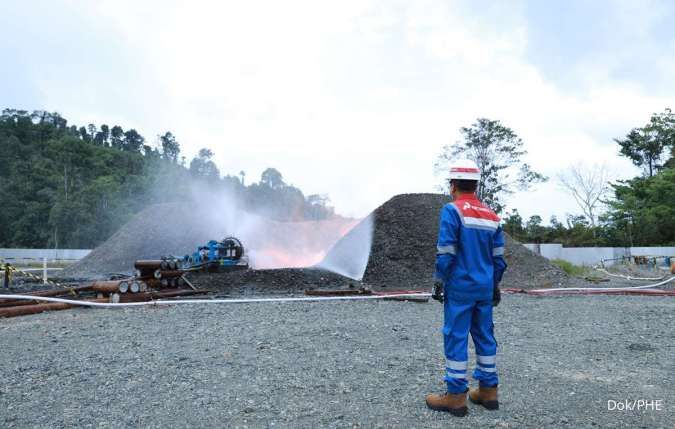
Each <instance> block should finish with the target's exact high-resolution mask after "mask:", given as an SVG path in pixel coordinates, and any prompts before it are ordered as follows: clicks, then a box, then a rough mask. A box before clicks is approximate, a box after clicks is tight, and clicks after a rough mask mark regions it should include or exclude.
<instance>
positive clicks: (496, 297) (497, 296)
mask: <svg viewBox="0 0 675 429" xmlns="http://www.w3.org/2000/svg"><path fill="white" fill-rule="evenodd" d="M501 300H502V291H501V290H499V285H495V287H494V288H493V289H492V306H493V307H496V306H498V305H499V302H500V301H501Z"/></svg>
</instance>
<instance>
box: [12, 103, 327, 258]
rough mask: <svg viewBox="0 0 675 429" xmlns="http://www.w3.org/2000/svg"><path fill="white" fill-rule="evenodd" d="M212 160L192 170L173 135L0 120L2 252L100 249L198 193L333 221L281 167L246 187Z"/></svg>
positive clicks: (46, 118) (23, 114) (21, 118)
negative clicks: (145, 215)
mask: <svg viewBox="0 0 675 429" xmlns="http://www.w3.org/2000/svg"><path fill="white" fill-rule="evenodd" d="M213 156H214V153H213V152H212V151H211V150H209V149H201V150H200V151H199V153H198V155H197V156H196V157H195V158H194V159H192V160H191V161H190V162H189V163H188V162H187V160H186V159H185V157H182V156H181V147H180V143H179V142H178V141H177V139H176V137H175V136H174V135H173V134H172V133H171V132H168V131H167V132H166V133H164V134H162V135H159V136H157V140H156V143H155V144H150V143H149V142H148V141H147V140H146V139H145V138H144V137H143V136H142V135H141V134H140V133H139V132H138V131H136V130H134V129H129V130H126V131H125V130H124V129H123V128H122V127H121V126H119V125H114V126H112V127H111V126H109V125H105V124H103V125H101V126H96V125H94V124H89V125H87V126H86V127H84V126H82V127H78V126H76V125H69V124H68V121H67V120H66V119H65V118H63V117H61V116H60V115H59V114H58V113H53V112H46V111H33V112H28V111H24V110H15V109H5V110H3V112H2V114H1V115H0V247H27V248H92V247H95V246H97V245H98V244H100V243H101V242H102V241H104V240H106V239H107V238H108V237H110V235H112V234H113V233H114V232H115V231H116V230H117V229H118V228H119V227H120V226H122V225H123V224H124V223H126V222H127V221H128V220H129V219H130V218H131V217H132V216H133V215H134V214H136V213H138V212H139V211H141V210H143V209H144V208H146V207H148V206H150V205H153V204H157V203H165V202H176V201H188V200H189V199H190V198H192V197H193V195H194V193H193V191H194V189H195V188H198V189H203V190H205V191H206V192H226V193H228V194H229V195H231V196H232V198H233V199H234V200H236V201H237V202H238V203H239V204H240V206H241V207H242V208H243V209H245V210H248V211H251V212H255V213H261V214H264V215H266V216H269V217H271V218H273V219H277V220H284V221H299V220H310V219H311V220H320V219H326V218H331V217H333V216H335V212H334V209H333V208H332V207H331V206H330V205H329V204H330V200H329V198H328V197H327V196H326V195H308V196H305V195H304V194H303V193H302V191H301V190H300V189H298V188H296V187H294V186H292V185H289V184H287V183H285V182H284V180H283V176H282V174H281V173H280V172H279V171H277V170H276V169H274V168H268V169H266V170H265V171H264V172H263V173H262V176H261V178H260V180H259V181H258V182H254V183H250V184H246V183H245V172H244V171H240V172H239V173H238V174H236V175H230V174H226V175H221V173H220V171H219V169H218V168H217V166H216V165H215V163H214V162H213V160H212V158H213Z"/></svg>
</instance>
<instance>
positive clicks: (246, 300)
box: [0, 276, 675, 308]
mask: <svg viewBox="0 0 675 429" xmlns="http://www.w3.org/2000/svg"><path fill="white" fill-rule="evenodd" d="M673 280H675V276H674V277H671V278H669V279H667V280H664V281H662V282H660V283H656V284H654V285H645V286H633V287H625V288H557V289H533V290H530V291H525V290H518V289H515V290H514V291H520V292H524V293H528V294H535V295H536V294H546V293H551V292H553V293H551V294H552V295H553V294H556V292H562V294H564V293H565V292H568V293H569V292H572V293H574V292H575V291H576V292H577V293H590V294H594V293H596V294H598V293H602V292H609V293H610V294H616V293H621V292H628V293H629V294H638V293H640V294H644V295H653V294H665V295H671V292H673V293H672V295H673V296H675V291H665V290H658V289H648V288H649V287H655V286H660V285H662V284H666V283H669V282H671V281H673ZM508 291H509V292H510V291H512V290H508ZM430 295H431V294H430V293H428V292H422V293H390V294H383V295H363V296H313V297H289V298H229V299H189V300H157V301H145V302H127V303H110V302H96V301H78V300H72V299H63V298H52V297H36V296H31V295H0V299H13V300H29V301H36V300H39V301H46V302H53V303H64V304H71V305H81V306H85V307H103V308H115V307H138V306H145V305H172V304H247V303H259V302H312V301H359V300H369V299H385V298H390V297H403V296H410V297H428V296H430ZM104 300H106V301H107V299H105V298H104Z"/></svg>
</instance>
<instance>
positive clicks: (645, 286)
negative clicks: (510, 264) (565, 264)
mask: <svg viewBox="0 0 675 429" xmlns="http://www.w3.org/2000/svg"><path fill="white" fill-rule="evenodd" d="M673 280H675V276H673V277H671V278H669V279H666V280H664V281H662V282H659V283H654V284H651V285H644V286H625V287H560V288H557V289H532V292H553V291H561V290H579V291H584V290H617V291H624V290H635V289H651V288H654V287H657V286H662V285H664V284H666V283H670V282H672V281H673Z"/></svg>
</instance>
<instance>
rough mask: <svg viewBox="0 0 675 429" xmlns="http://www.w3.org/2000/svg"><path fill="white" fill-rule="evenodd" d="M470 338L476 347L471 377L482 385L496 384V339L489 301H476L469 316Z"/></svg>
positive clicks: (497, 379) (497, 381) (491, 385)
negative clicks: (474, 364) (474, 363)
mask: <svg viewBox="0 0 675 429" xmlns="http://www.w3.org/2000/svg"><path fill="white" fill-rule="evenodd" d="M471 338H473V344H474V346H475V347H476V368H475V369H474V370H473V378H474V379H475V380H478V382H479V383H480V385H481V386H484V387H493V386H496V385H498V384H499V378H498V377H497V365H496V364H497V359H496V357H497V356H496V355H497V341H496V340H495V336H494V325H493V323H492V303H491V302H489V301H481V302H477V303H476V306H475V307H474V309H473V314H472V317H471Z"/></svg>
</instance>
